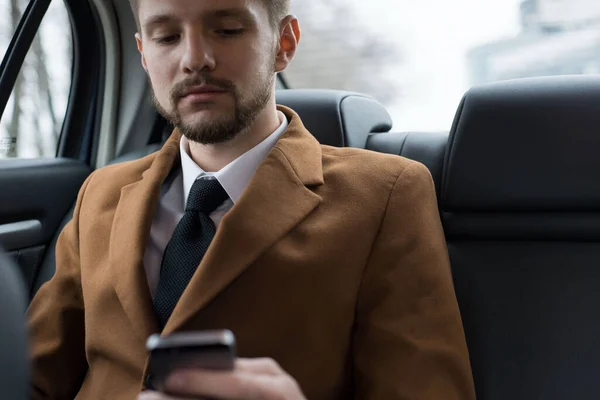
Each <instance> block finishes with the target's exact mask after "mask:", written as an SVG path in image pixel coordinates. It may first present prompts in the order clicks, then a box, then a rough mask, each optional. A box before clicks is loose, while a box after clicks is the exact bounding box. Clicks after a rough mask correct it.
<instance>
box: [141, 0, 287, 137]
mask: <svg viewBox="0 0 600 400" xmlns="http://www.w3.org/2000/svg"><path fill="white" fill-rule="evenodd" d="M139 19H140V24H141V32H140V33H139V34H138V37H137V41H138V48H139V49H140V51H141V53H142V63H143V65H144V68H145V69H146V71H147V72H148V75H149V77H150V82H151V85H152V89H153V92H154V102H155V104H156V107H157V109H158V111H159V112H160V113H161V114H162V115H163V116H164V117H165V118H166V119H168V120H169V121H170V122H171V123H172V124H173V125H174V126H176V127H177V128H178V129H179V130H180V131H181V132H182V133H183V134H184V135H185V136H186V137H187V138H188V139H190V140H192V141H195V142H199V143H202V144H215V143H222V142H226V141H229V140H231V139H233V138H234V137H235V136H237V135H238V134H240V133H243V132H245V131H246V130H247V129H248V128H249V127H250V125H251V124H252V123H253V122H254V120H255V118H256V117H257V116H258V114H259V113H260V112H261V111H262V110H263V109H264V108H265V107H266V105H267V104H268V102H269V100H270V99H271V98H272V96H273V93H274V79H275V55H276V52H277V48H276V44H277V43H278V42H277V36H278V34H279V33H278V32H275V31H274V30H273V29H272V27H271V25H270V24H269V16H268V11H267V9H266V6H265V5H264V4H263V1H262V0H140V2H139Z"/></svg>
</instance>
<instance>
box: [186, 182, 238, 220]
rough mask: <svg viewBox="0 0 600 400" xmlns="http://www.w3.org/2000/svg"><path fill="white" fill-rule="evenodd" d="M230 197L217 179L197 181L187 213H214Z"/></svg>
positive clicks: (189, 199)
mask: <svg viewBox="0 0 600 400" xmlns="http://www.w3.org/2000/svg"><path fill="white" fill-rule="evenodd" d="M228 198H229V196H228V195H227V192H226V191H225V189H223V186H221V184H220V183H219V181H218V180H216V179H196V182H194V184H193V185H192V189H191V190H190V195H189V196H188V201H187V205H186V207H185V211H186V212H187V211H194V212H201V213H204V214H206V215H209V214H211V213H213V212H214V211H215V210H216V209H217V208H218V207H219V206H220V205H221V204H223V202H224V201H225V200H227V199H228Z"/></svg>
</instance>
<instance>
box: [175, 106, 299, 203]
mask: <svg viewBox="0 0 600 400" xmlns="http://www.w3.org/2000/svg"><path fill="white" fill-rule="evenodd" d="M278 115H279V120H280V121H281V125H279V128H277V130H275V132H273V133H272V134H271V135H269V136H268V137H267V138H266V139H265V140H263V141H262V142H260V143H259V144H257V145H256V146H254V147H253V148H252V149H250V150H248V151H247V152H245V153H244V154H242V155H241V156H239V157H238V158H236V159H235V160H233V161H232V162H230V163H229V164H227V165H226V166H225V167H223V169H221V170H220V171H218V172H205V171H204V170H203V169H202V168H200V167H199V166H198V164H196V163H195V162H194V160H192V158H191V157H190V155H189V150H190V145H189V141H188V139H187V138H186V137H185V136H182V137H181V141H180V143H179V150H180V153H181V170H182V172H183V197H184V199H183V205H184V207H185V204H186V203H187V199H188V195H189V194H190V191H191V190H192V185H193V184H194V182H195V181H196V179H199V178H204V179H217V180H218V181H219V183H220V184H221V186H223V189H225V191H226V192H227V194H228V195H229V198H230V199H231V200H232V201H233V203H234V204H235V203H236V202H237V201H238V200H239V198H240V197H241V196H242V193H244V190H246V187H247V186H248V184H249V183H250V180H251V179H252V177H253V176H254V173H255V172H256V170H257V169H258V166H259V165H260V163H262V162H263V160H264V159H265V157H267V154H269V152H270V151H271V149H273V147H274V146H275V144H276V143H277V141H278V140H279V137H281V135H282V134H283V132H285V130H286V129H287V127H288V120H287V117H286V116H285V115H284V114H283V113H282V112H281V111H278Z"/></svg>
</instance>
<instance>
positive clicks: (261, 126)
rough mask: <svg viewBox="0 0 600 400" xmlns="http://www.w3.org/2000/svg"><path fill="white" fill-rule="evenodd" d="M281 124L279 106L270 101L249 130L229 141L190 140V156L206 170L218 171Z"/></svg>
mask: <svg viewBox="0 0 600 400" xmlns="http://www.w3.org/2000/svg"><path fill="white" fill-rule="evenodd" d="M280 125H281V122H280V121H279V116H278V112H277V107H276V106H275V103H274V102H272V103H269V105H267V107H265V109H264V110H262V111H261V113H260V114H259V115H258V116H257V117H256V119H255V120H254V122H253V123H252V125H251V126H250V129H249V130H248V131H246V132H244V134H241V135H237V136H236V137H235V138H234V139H232V140H230V141H228V142H225V143H218V144H201V143H197V142H192V141H190V142H189V144H190V157H191V158H192V160H194V162H195V163H196V164H197V165H198V166H199V167H200V168H202V169H203V170H204V171H206V172H218V171H220V170H221V169H223V168H224V167H225V166H226V165H228V164H229V163H231V162H232V161H233V160H235V159H236V158H238V157H240V156H241V155H242V154H244V153H246V152H247V151H248V150H250V149H252V148H254V147H255V146H256V145H257V144H259V143H261V142H262V141H263V140H265V139H266V138H267V137H269V136H270V135H271V134H272V133H273V132H275V130H277V128H278V127H279V126H280Z"/></svg>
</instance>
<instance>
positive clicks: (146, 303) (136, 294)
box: [109, 131, 180, 342]
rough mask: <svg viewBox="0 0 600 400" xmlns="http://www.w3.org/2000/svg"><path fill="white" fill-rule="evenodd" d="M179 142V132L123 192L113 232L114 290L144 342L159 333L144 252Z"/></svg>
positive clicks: (111, 245) (111, 261)
mask: <svg viewBox="0 0 600 400" xmlns="http://www.w3.org/2000/svg"><path fill="white" fill-rule="evenodd" d="M179 139H180V134H179V133H178V132H177V131H176V132H175V133H174V134H173V135H172V136H171V138H170V139H169V140H168V141H167V143H165V145H164V146H163V148H162V149H161V150H160V151H159V152H158V153H157V154H156V156H155V157H154V159H153V161H151V164H150V166H149V167H148V168H147V169H145V170H144V171H143V172H142V174H141V177H140V179H139V180H137V181H135V182H133V183H131V184H129V185H127V186H124V187H123V188H122V189H121V197H120V199H119V203H118V206H117V209H116V211H115V216H114V222H113V226H112V231H111V237H110V245H109V246H110V247H109V260H110V264H111V266H112V269H113V270H112V275H113V284H114V288H115V291H116V293H117V296H118V297H119V301H120V302H121V305H122V307H123V309H124V310H125V313H126V314H127V316H128V318H129V320H130V321H131V324H132V326H133V328H134V330H135V331H136V333H137V334H138V335H139V336H140V338H141V339H142V340H143V341H144V342H145V341H146V339H147V338H148V336H150V335H151V334H153V333H156V332H157V331H158V324H157V321H156V316H155V313H154V309H153V306H152V298H151V295H150V289H149V287H148V280H147V277H146V272H145V270H144V264H143V258H144V252H145V250H146V243H147V240H148V236H149V233H150V228H151V226H152V220H153V218H154V214H155V211H156V207H157V204H158V200H159V197H160V187H161V184H162V183H163V181H164V180H165V179H166V177H167V176H168V175H169V173H170V171H171V169H172V167H173V164H174V162H175V160H177V158H178V157H177V156H178V154H179Z"/></svg>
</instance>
